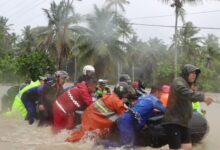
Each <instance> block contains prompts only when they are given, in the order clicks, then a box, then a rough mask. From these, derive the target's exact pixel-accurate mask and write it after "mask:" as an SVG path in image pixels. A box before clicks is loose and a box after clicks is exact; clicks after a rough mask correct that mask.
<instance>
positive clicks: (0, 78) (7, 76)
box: [0, 55, 18, 83]
mask: <svg viewBox="0 0 220 150" xmlns="http://www.w3.org/2000/svg"><path fill="white" fill-rule="evenodd" d="M15 64H16V60H15V59H14V58H13V57H12V56H11V55H5V56H3V57H2V58H1V59H0V82H4V83H8V82H15V81H16V80H17V79H18V78H17V75H16V65H15Z"/></svg>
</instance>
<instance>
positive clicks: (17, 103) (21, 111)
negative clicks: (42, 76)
mask: <svg viewBox="0 0 220 150" xmlns="http://www.w3.org/2000/svg"><path fill="white" fill-rule="evenodd" d="M40 84H41V82H40V81H39V80H37V81H35V82H33V83H31V84H29V85H27V86H25V87H24V88H23V89H22V90H20V91H19V92H18V94H17V95H16V96H15V98H14V102H13V104H12V109H11V111H10V112H6V113H5V115H6V116H12V115H16V116H17V115H19V116H21V117H22V118H25V117H26V116H27V110H26V108H25V106H24V104H23V103H22V101H21V96H22V94H23V93H24V92H26V91H27V90H29V89H31V88H34V87H37V86H39V85H40Z"/></svg>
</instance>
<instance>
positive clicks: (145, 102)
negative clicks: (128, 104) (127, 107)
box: [126, 95, 165, 128]
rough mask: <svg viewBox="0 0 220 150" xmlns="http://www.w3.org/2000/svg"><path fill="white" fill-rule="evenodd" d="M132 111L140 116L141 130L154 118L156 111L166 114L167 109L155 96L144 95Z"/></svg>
mask: <svg viewBox="0 0 220 150" xmlns="http://www.w3.org/2000/svg"><path fill="white" fill-rule="evenodd" d="M131 109H132V110H133V111H134V112H137V113H138V114H139V115H140V118H141V120H140V123H139V125H138V127H139V128H141V127H143V126H144V124H145V123H146V122H147V121H148V119H149V118H150V117H152V116H153V114H154V109H158V110H160V111H161V112H163V113H164V112H165V107H164V106H163V104H162V102H161V101H160V100H159V99H158V98H157V97H155V96H154V95H144V96H141V97H139V98H138V100H137V102H136V103H135V104H134V106H133V107H132V108H131ZM126 113H128V112H126Z"/></svg>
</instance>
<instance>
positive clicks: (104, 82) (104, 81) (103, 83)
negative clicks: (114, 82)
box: [98, 79, 108, 85]
mask: <svg viewBox="0 0 220 150" xmlns="http://www.w3.org/2000/svg"><path fill="white" fill-rule="evenodd" d="M107 82H108V80H104V79H99V80H98V83H99V84H100V85H106V84H107Z"/></svg>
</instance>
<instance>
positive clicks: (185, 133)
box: [180, 126, 192, 150]
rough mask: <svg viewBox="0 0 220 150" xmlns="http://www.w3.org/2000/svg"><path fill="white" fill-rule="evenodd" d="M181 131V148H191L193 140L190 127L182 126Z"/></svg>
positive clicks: (187, 149)
mask: <svg viewBox="0 0 220 150" xmlns="http://www.w3.org/2000/svg"><path fill="white" fill-rule="evenodd" d="M180 131H181V149H184V150H191V149H192V141H191V136H190V130H189V128H187V127H182V126H180Z"/></svg>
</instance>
